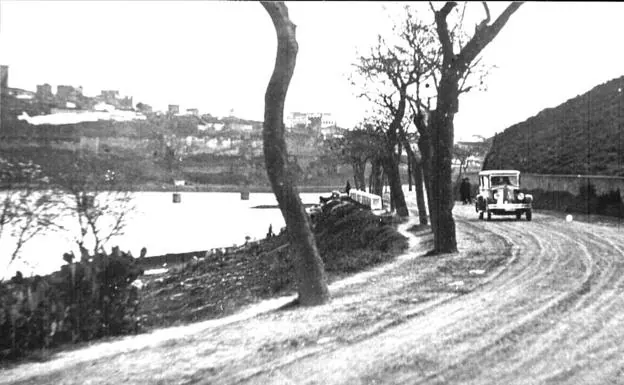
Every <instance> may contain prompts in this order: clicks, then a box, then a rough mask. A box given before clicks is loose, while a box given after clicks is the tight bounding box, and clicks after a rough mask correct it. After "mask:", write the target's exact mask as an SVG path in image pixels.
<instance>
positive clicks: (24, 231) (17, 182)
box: [0, 158, 60, 264]
mask: <svg viewBox="0 0 624 385" xmlns="http://www.w3.org/2000/svg"><path fill="white" fill-rule="evenodd" d="M0 197H1V198H0V240H1V241H7V242H10V244H11V249H12V250H11V255H10V258H9V262H8V264H11V263H12V262H13V261H15V260H16V259H17V258H18V257H19V255H20V252H21V250H22V248H23V246H24V245H25V244H26V243H27V242H28V241H30V240H31V239H32V238H33V237H35V236H36V235H37V234H40V233H43V232H46V231H54V230H56V229H58V227H57V226H56V225H55V221H56V219H57V218H58V217H59V215H60V214H59V212H58V210H55V207H56V203H57V194H56V192H55V191H54V190H53V189H52V188H51V186H50V183H49V179H48V178H47V177H46V176H44V175H43V173H42V171H41V167H40V166H39V165H37V164H35V163H33V162H27V163H23V162H19V161H9V160H7V159H4V158H0ZM3 243H4V242H3Z"/></svg>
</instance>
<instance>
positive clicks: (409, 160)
mask: <svg viewBox="0 0 624 385" xmlns="http://www.w3.org/2000/svg"><path fill="white" fill-rule="evenodd" d="M412 167H414V166H413V165H412V158H411V157H409V156H408V157H407V186H408V190H409V191H412V179H413V178H412Z"/></svg>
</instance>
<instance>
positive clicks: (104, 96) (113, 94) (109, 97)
mask: <svg viewBox="0 0 624 385" xmlns="http://www.w3.org/2000/svg"><path fill="white" fill-rule="evenodd" d="M118 98H119V91H117V90H102V92H100V99H101V100H102V101H103V102H104V103H106V104H110V105H111V106H114V105H116V104H117V99H118Z"/></svg>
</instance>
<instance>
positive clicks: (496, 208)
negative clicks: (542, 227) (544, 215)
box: [475, 170, 533, 221]
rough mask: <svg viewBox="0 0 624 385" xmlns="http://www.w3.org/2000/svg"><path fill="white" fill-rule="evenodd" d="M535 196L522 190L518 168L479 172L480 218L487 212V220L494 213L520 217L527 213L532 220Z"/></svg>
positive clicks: (476, 204) (477, 208) (477, 207)
mask: <svg viewBox="0 0 624 385" xmlns="http://www.w3.org/2000/svg"><path fill="white" fill-rule="evenodd" d="M532 204H533V196H532V195H531V194H525V193H523V192H522V191H521V190H520V171H516V170H488V171H481V172H480V173H479V195H478V196H477V200H476V203H475V209H476V211H477V212H478V213H479V219H483V216H484V215H485V214H487V220H488V221H489V220H490V219H492V215H515V216H516V219H520V218H521V217H522V214H526V219H527V221H530V220H531V217H532V209H533V207H532V206H533V205H532Z"/></svg>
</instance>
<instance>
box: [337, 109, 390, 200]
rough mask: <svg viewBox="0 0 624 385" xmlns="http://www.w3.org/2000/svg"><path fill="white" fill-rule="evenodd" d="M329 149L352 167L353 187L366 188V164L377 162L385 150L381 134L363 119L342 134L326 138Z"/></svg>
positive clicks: (357, 188)
mask: <svg viewBox="0 0 624 385" xmlns="http://www.w3.org/2000/svg"><path fill="white" fill-rule="evenodd" d="M328 143H329V146H330V148H331V150H332V151H333V152H334V153H335V154H336V156H337V157H338V158H339V159H340V160H341V161H342V162H344V163H349V164H351V166H352V168H353V180H354V186H353V187H354V188H355V189H356V190H363V191H365V190H366V175H365V171H366V165H367V164H368V163H369V162H370V163H371V164H373V163H375V162H377V161H378V160H380V159H381V158H382V155H383V153H384V151H385V144H384V143H385V142H384V140H383V134H382V133H381V132H379V131H378V130H377V129H376V128H375V127H374V124H373V123H371V122H368V121H366V120H365V121H363V122H361V123H360V124H358V125H357V126H356V127H355V128H354V129H353V130H349V131H346V132H345V133H344V136H342V137H338V138H332V139H329V140H328Z"/></svg>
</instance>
